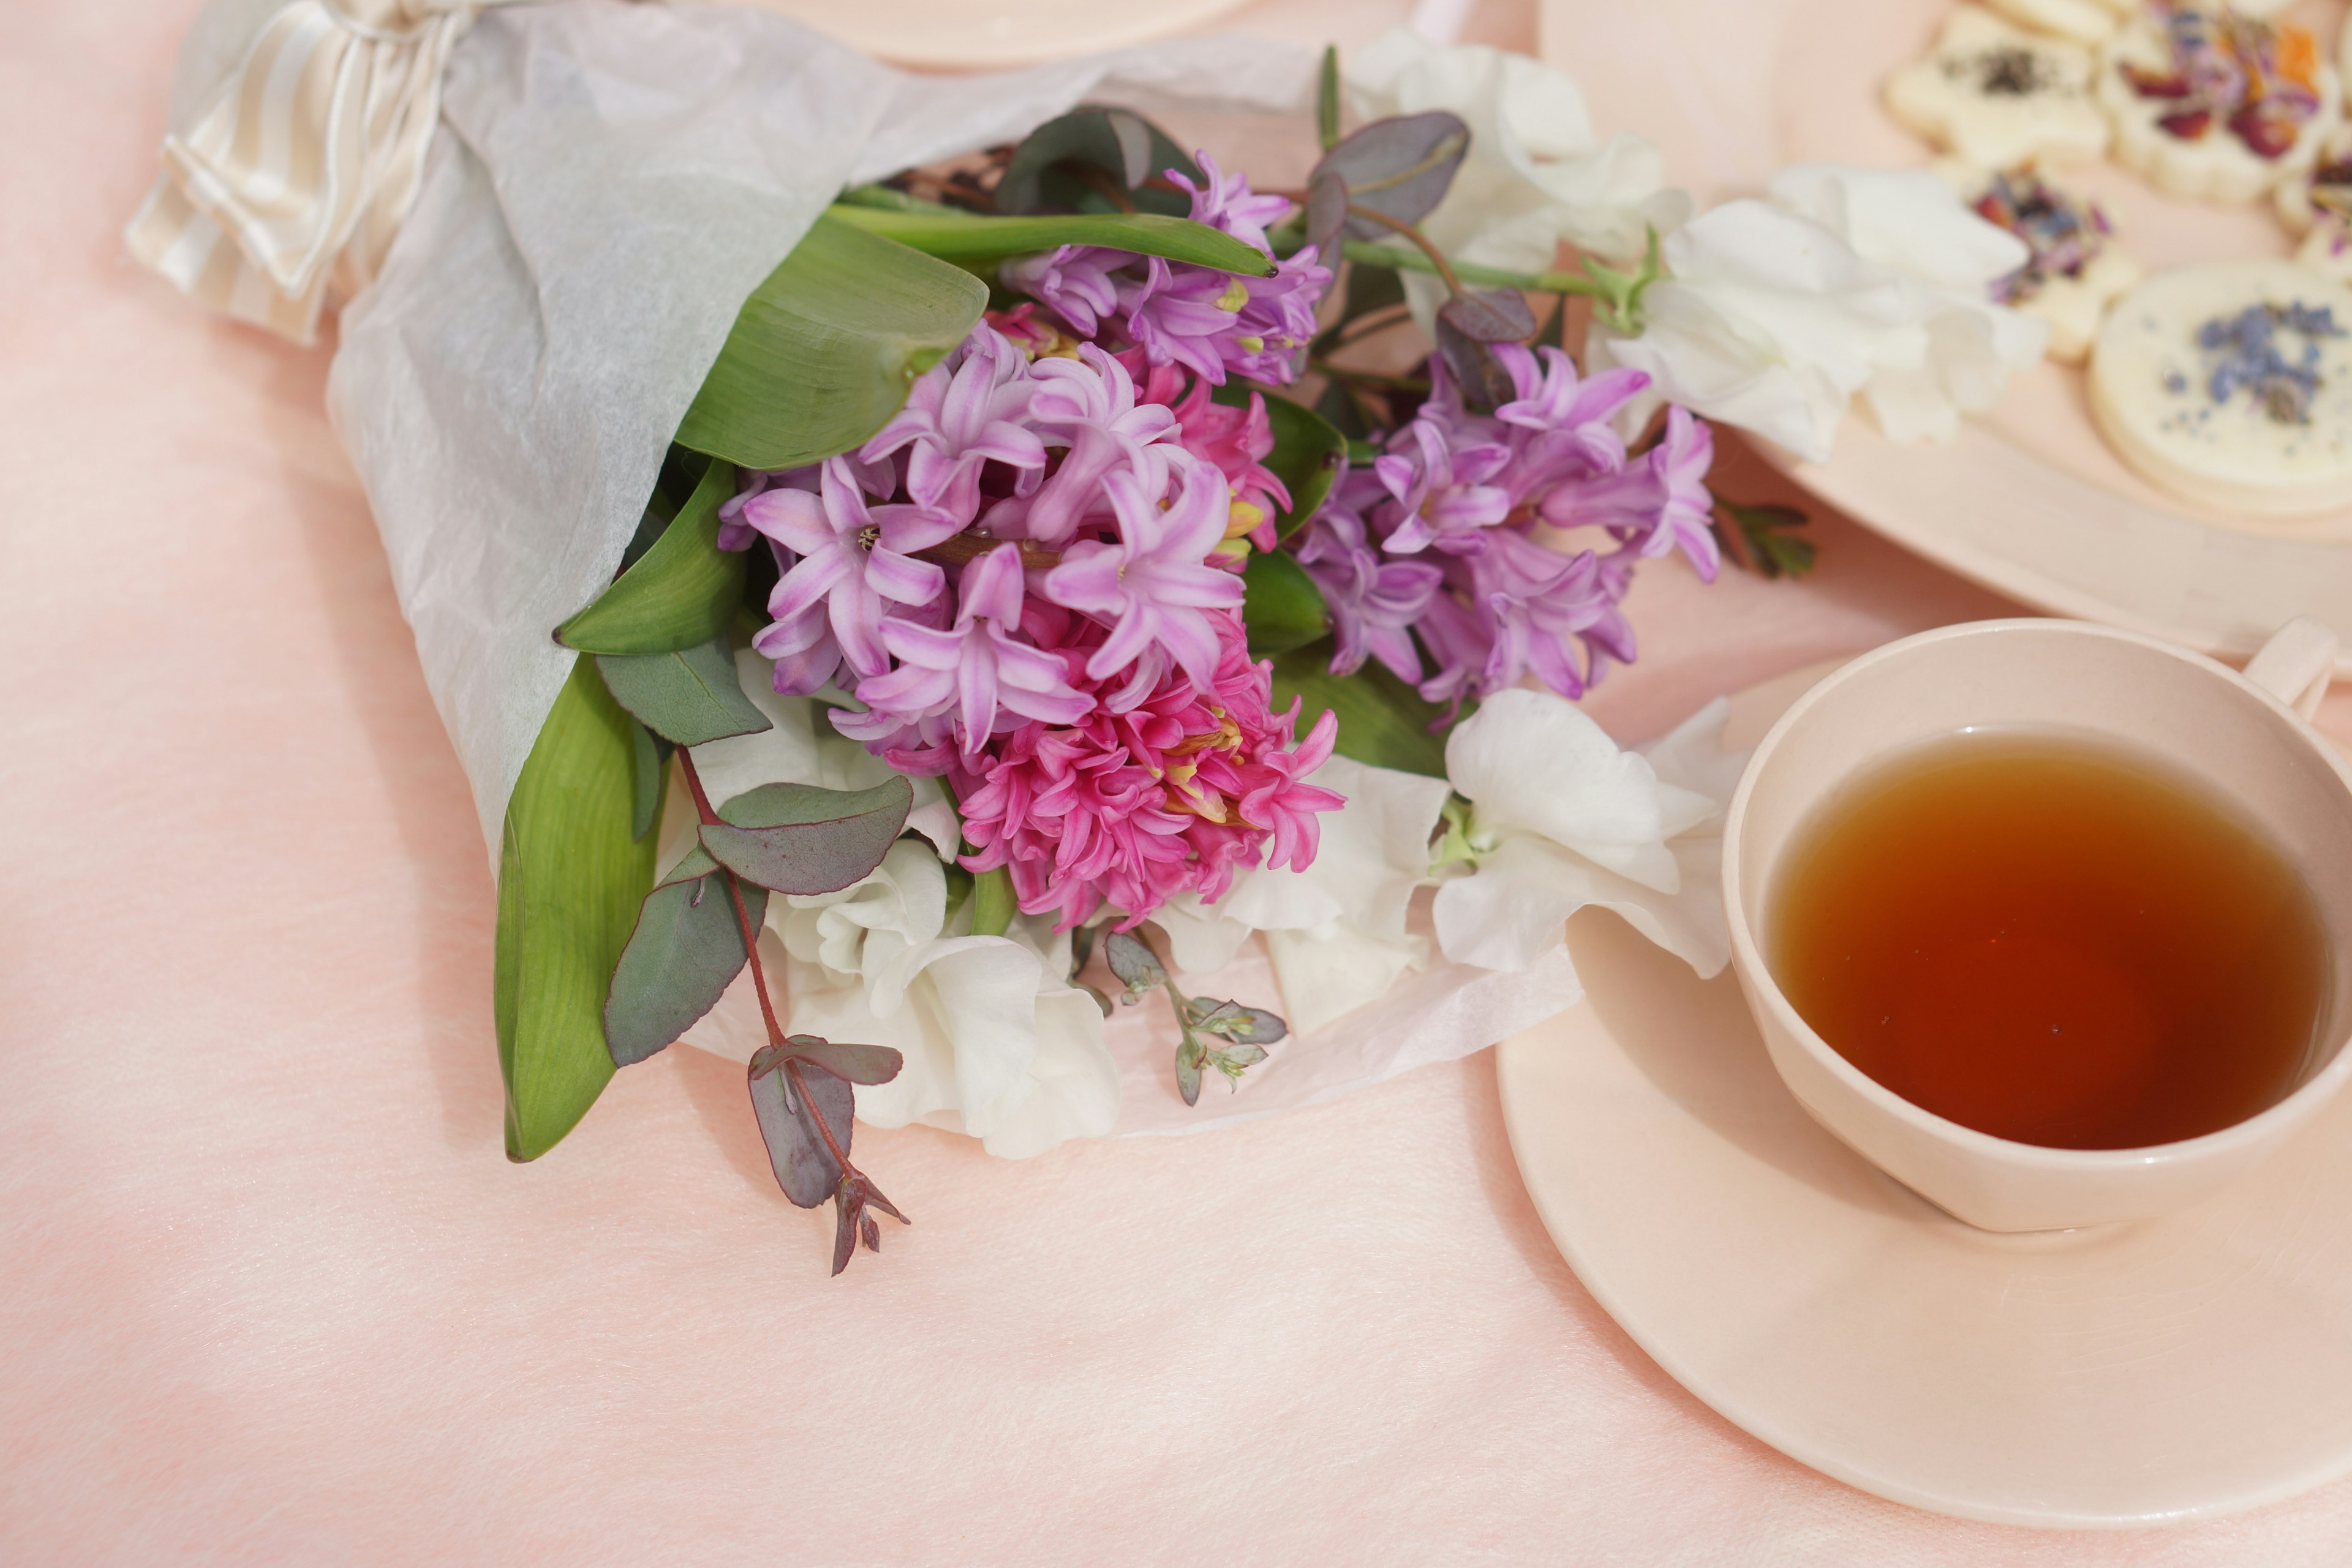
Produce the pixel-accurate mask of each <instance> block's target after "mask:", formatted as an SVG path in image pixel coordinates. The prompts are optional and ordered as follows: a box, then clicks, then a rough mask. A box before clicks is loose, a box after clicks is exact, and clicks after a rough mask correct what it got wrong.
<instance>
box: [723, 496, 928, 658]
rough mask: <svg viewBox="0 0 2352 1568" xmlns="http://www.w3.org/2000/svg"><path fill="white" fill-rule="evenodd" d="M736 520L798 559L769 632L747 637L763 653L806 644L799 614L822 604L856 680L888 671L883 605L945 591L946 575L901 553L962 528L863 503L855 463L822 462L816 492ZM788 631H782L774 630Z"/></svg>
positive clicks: (763, 503)
mask: <svg viewBox="0 0 2352 1568" xmlns="http://www.w3.org/2000/svg"><path fill="white" fill-rule="evenodd" d="M743 518H744V521H747V522H749V523H751V526H752V527H754V528H756V529H758V530H759V531H761V533H764V534H766V535H767V536H768V537H769V538H770V539H772V540H774V541H775V542H777V543H779V544H781V545H782V546H783V547H784V548H785V549H787V550H789V551H791V552H793V554H794V555H796V556H798V557H799V560H798V561H797V562H795V563H793V567H792V569H791V570H790V571H788V572H786V573H785V574H783V576H782V577H781V578H780V579H778V581H777V583H776V587H775V591H774V592H773V593H772V594H771V595H769V596H768V615H769V616H770V617H771V618H772V620H774V621H775V622H776V623H777V625H775V626H770V627H768V628H767V630H765V631H763V632H761V634H760V637H755V638H753V639H752V646H753V647H758V648H759V649H760V651H761V653H763V654H769V657H771V658H773V657H776V656H775V655H774V654H772V653H770V649H769V646H766V644H763V641H762V639H766V643H767V644H772V645H773V646H774V647H779V648H789V647H792V646H793V644H794V643H795V642H799V643H801V646H803V647H808V646H813V641H803V639H807V638H809V635H810V634H809V633H808V631H807V628H806V626H805V625H804V624H803V623H802V622H801V617H803V616H806V615H808V614H809V613H811V612H812V611H814V610H815V609H817V608H818V607H819V606H820V605H821V606H823V608H824V616H825V619H826V621H827V622H828V623H829V624H830V626H831V628H832V632H833V636H834V638H835V641H836V642H838V643H839V644H840V646H841V654H842V657H843V658H845V660H847V661H848V664H849V668H851V669H853V670H855V671H856V673H857V674H859V675H879V674H881V673H882V671H883V670H885V669H887V668H889V658H888V654H887V650H886V649H885V648H884V647H883V643H882V638H881V634H880V631H879V629H878V628H879V627H880V626H881V624H882V616H883V614H884V609H885V605H886V602H888V603H897V604H901V605H928V604H929V603H930V602H931V601H932V600H933V599H935V598H937V597H939V595H940V590H941V589H943V588H945V587H946V586H947V574H945V573H944V572H941V571H940V569H939V568H938V567H937V566H934V565H932V564H931V563H929V562H928V561H917V560H913V559H911V558H910V556H909V555H908V552H910V551H916V550H922V549H926V548H928V547H929V546H931V545H934V544H938V543H940V542H942V541H943V540H946V539H948V538H950V536H952V535H953V534H955V533H957V532H959V531H961V528H962V524H961V523H960V522H958V521H956V520H955V519H953V518H942V517H940V515H939V514H938V513H936V512H932V511H929V510H925V509H924V508H921V507H918V506H910V505H889V506H869V505H868V504H867V502H866V495H865V492H864V490H863V489H861V487H860V486H859V484H858V480H857V471H856V468H855V466H853V465H852V464H851V463H849V462H846V461H845V460H844V459H842V458H826V459H825V462H824V476H823V478H822V479H821V481H820V485H819V492H818V494H816V495H811V494H810V493H809V492H808V491H806V490H802V489H770V490H765V491H762V492H761V494H759V495H756V496H753V497H751V500H747V501H746V502H744V504H743ZM786 627H789V628H791V629H789V630H785V629H783V628H786Z"/></svg>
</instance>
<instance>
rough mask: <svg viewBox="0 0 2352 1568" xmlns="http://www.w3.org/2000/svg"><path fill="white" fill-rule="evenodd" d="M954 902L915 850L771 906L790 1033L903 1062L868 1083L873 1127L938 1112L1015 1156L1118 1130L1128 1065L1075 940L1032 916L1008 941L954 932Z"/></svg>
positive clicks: (932, 865)
mask: <svg viewBox="0 0 2352 1568" xmlns="http://www.w3.org/2000/svg"><path fill="white" fill-rule="evenodd" d="M944 900H945V883H944V879H943V877H942V875H941V872H940V865H939V862H938V861H937V860H936V859H935V858H932V857H931V856H930V855H929V854H928V853H926V852H924V851H922V850H920V849H919V848H915V847H911V846H909V845H907V844H904V843H901V844H899V845H898V846H897V847H894V848H893V849H892V850H891V852H890V855H889V856H888V857H887V858H885V859H884V861H883V863H882V865H881V866H879V867H877V868H876V869H875V871H874V873H873V874H872V875H871V876H869V877H868V878H866V880H865V881H863V882H860V883H858V884H857V885H856V886H855V887H852V888H849V889H845V890H844V891H842V892H839V893H828V894H824V895H820V896H818V897H815V898H772V899H771V900H769V904H768V909H769V917H768V918H769V921H770V923H771V925H772V926H774V927H778V928H780V929H781V931H782V935H783V938H784V942H785V948H786V952H787V957H788V962H787V963H786V981H787V986H788V989H789V992H790V1025H789V1026H790V1027H791V1029H792V1030H793V1032H794V1033H806V1034H813V1035H822V1036H824V1037H826V1038H827V1039H835V1040H856V1041H858V1042H860V1043H863V1044H867V1045H879V1046H889V1047H894V1048H896V1049H897V1050H898V1052H899V1054H900V1055H901V1056H903V1057H904V1058H906V1061H905V1066H904V1067H903V1068H901V1069H900V1070H899V1073H898V1077H897V1078H895V1079H891V1080H890V1081H889V1082H888V1083H883V1084H873V1085H867V1086H864V1087H861V1088H860V1089H858V1091H857V1116H858V1120H860V1121H866V1122H869V1123H871V1124H872V1125H874V1126H877V1127H900V1126H904V1125H905V1124H906V1123H908V1122H909V1121H928V1122H930V1123H932V1124H933V1125H935V1126H944V1127H948V1128H951V1129H955V1130H958V1131H964V1132H968V1133H970V1134H971V1135H972V1136H973V1137H975V1138H978V1139H980V1140H981V1142H982V1145H983V1146H984V1147H985V1148H986V1149H987V1150H988V1152H990V1153H992V1154H998V1155H1002V1156H1004V1157H1006V1158H1008V1159H1022V1158H1025V1157H1026V1156H1028V1155H1031V1154H1040V1153H1043V1152H1045V1151H1046V1150H1048V1149H1051V1148H1053V1147H1054V1146H1055V1144H1057V1143H1060V1142H1064V1141H1065V1140H1066V1139H1070V1138H1097V1137H1100V1136H1102V1135H1103V1134H1105V1133H1107V1132H1108V1131H1110V1130H1111V1127H1112V1125H1113V1124H1114V1123H1115V1122H1116V1121H1118V1068H1117V1066H1116V1064H1115V1063H1114V1062H1113V1061H1112V1058H1111V1055H1110V1051H1109V1049H1108V1047H1106V1046H1105V1044H1104V1043H1103V1017H1102V1012H1101V1010H1100V1009H1099V1008H1098V1007H1097V1005H1095V1000H1094V998H1093V997H1091V996H1089V995H1087V994H1086V993H1085V992H1083V991H1080V990H1077V989H1076V988H1075V987H1073V986H1072V985H1070V984H1068V981H1067V979H1066V976H1067V975H1068V973H1069V971H1070V942H1069V937H1068V935H1067V933H1063V934H1062V935H1060V936H1055V935H1054V934H1053V933H1051V932H1050V931H1046V930H1045V927H1044V925H1043V923H1042V922H1039V921H1029V920H1017V921H1014V922H1013V928H1012V930H1011V931H1008V932H1007V933H1006V934H1005V935H1003V936H972V935H969V934H961V933H952V932H946V931H943V927H942V925H941V922H940V918H939V911H940V909H941V908H942V906H943V904H944ZM964 918H965V917H964V916H963V915H962V912H961V911H959V915H958V919H959V921H960V922H961V921H962V920H963V919H964Z"/></svg>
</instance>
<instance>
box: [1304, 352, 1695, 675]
mask: <svg viewBox="0 0 2352 1568" xmlns="http://www.w3.org/2000/svg"><path fill="white" fill-rule="evenodd" d="M1494 353H1495V354H1496V359H1497V360H1498V361H1499V362H1500V363H1501V364H1502V366H1503V368H1504V369H1505V370H1506V372H1507V373H1508V374H1509V376H1510V378H1511V382H1512V385H1513V389H1514V391H1515V392H1516V393H1517V395H1516V396H1515V397H1514V398H1512V399H1511V400H1510V401H1508V402H1506V403H1504V404H1503V405H1501V406H1500V407H1498V408H1497V409H1496V411H1495V412H1494V413H1493V414H1480V413H1477V412H1475V411H1474V410H1472V409H1470V408H1469V407H1467V406H1466V405H1465V404H1464V402H1463V401H1462V397H1461V394H1460V392H1459V390H1458V389H1457V388H1456V387H1455V386H1454V384H1453V382H1452V380H1451V378H1450V377H1449V376H1448V375H1447V374H1446V372H1445V368H1444V364H1443V363H1442V362H1439V361H1434V360H1433V361H1432V362H1431V372H1430V374H1431V378H1432V382H1433V390H1432V393H1431V395H1430V397H1429V399H1428V400H1427V401H1426V402H1425V403H1424V404H1423V405H1422V407H1421V409H1420V410H1419V411H1418V413H1417V414H1416V415H1415V416H1414V417H1413V419H1412V421H1411V422H1410V423H1408V424H1407V425H1406V426H1404V427H1403V428H1402V429H1401V430H1399V431H1397V432H1396V433H1395V434H1393V435H1392V436H1391V437H1389V440H1388V444H1387V445H1388V449H1387V450H1386V451H1385V452H1383V453H1382V454H1381V456H1380V457H1379V458H1376V459H1375V460H1374V463H1373V467H1372V471H1371V472H1370V474H1368V475H1360V474H1354V473H1351V474H1349V475H1348V476H1346V477H1345V478H1343V479H1342V480H1341V481H1340V483H1339V486H1338V487H1337V488H1336V489H1335V492H1334V499H1333V501H1332V503H1330V505H1329V506H1328V507H1327V510H1326V512H1325V514H1324V518H1323V519H1320V520H1318V522H1317V524H1316V525H1315V526H1316V528H1317V530H1318V531H1317V532H1316V533H1315V534H1313V535H1311V536H1310V541H1309V544H1308V546H1307V550H1306V551H1302V552H1301V556H1300V559H1301V562H1302V563H1306V561H1307V553H1308V552H1309V551H1311V552H1315V553H1316V555H1317V557H1318V560H1317V563H1316V566H1315V567H1310V570H1311V571H1314V572H1315V573H1316V576H1317V581H1318V584H1323V586H1324V588H1325V593H1326V596H1327V599H1328V601H1329V602H1330V604H1331V611H1332V620H1333V629H1334V633H1335V636H1336V637H1337V639H1338V641H1339V650H1338V657H1337V658H1335V659H1334V661H1333V668H1334V669H1349V668H1355V667H1356V666H1357V665H1358V664H1360V662H1361V660H1362V658H1364V657H1365V654H1366V652H1367V651H1369V650H1370V649H1371V648H1372V646H1373V645H1372V643H1371V640H1370V639H1371V638H1372V637H1373V636H1374V635H1375V627H1376V626H1377V628H1378V631H1379V632H1380V634H1381V635H1382V636H1384V637H1386V639H1387V640H1386V644H1385V646H1386V647H1388V648H1389V649H1390V651H1391V652H1398V651H1400V650H1399V649H1398V647H1397V645H1398V643H1399V642H1401V641H1402V640H1403V639H1404V638H1405V637H1407V636H1408V635H1409V636H1410V637H1411V639H1412V643H1413V644H1415V645H1417V652H1418V653H1419V654H1422V655H1425V656H1426V658H1427V660H1428V664H1429V665H1430V666H1432V667H1433V671H1432V673H1429V674H1428V675H1426V676H1422V675H1421V674H1420V668H1421V666H1420V664H1419V661H1418V659H1413V660H1406V659H1403V658H1396V659H1391V658H1387V657H1382V659H1381V662H1382V663H1384V664H1386V665H1388V667H1389V668H1391V669H1395V670H1397V671H1398V673H1399V674H1401V675H1402V674H1405V673H1406V669H1407V668H1410V669H1412V672H1413V673H1412V675H1410V676H1408V677H1407V678H1408V679H1418V682H1419V688H1420V690H1421V693H1422V695H1423V697H1425V698H1427V699H1428V700H1431V701H1434V702H1460V701H1462V700H1465V699H1468V698H1474V697H1478V696H1483V695H1484V694H1486V693H1487V692H1490V691H1494V690H1496V689H1501V688H1503V687H1507V686H1510V685H1513V684H1516V683H1517V682H1518V681H1520V680H1522V679H1526V678H1527V677H1528V676H1530V675H1532V676H1534V677H1536V678H1537V679H1540V680H1542V681H1543V682H1544V683H1545V684H1546V685H1549V686H1550V687H1551V688H1553V689H1555V690H1558V691H1559V692H1561V693H1563V694H1564V695H1567V696H1570V697H1576V696H1580V695H1581V694H1582V693H1583V691H1584V689H1585V688H1586V687H1587V686H1589V685H1590V684H1591V681H1592V680H1593V679H1595V678H1596V677H1597V676H1598V675H1599V673H1600V671H1601V668H1603V666H1604V664H1605V663H1606V662H1607V661H1609V660H1611V659H1615V660H1618V661H1620V662H1623V661H1628V660H1630V659H1631V658H1633V629H1632V627H1631V626H1630V625H1629V624H1628V623H1627V622H1626V620H1625V617H1624V616H1623V614H1622V612H1621V611H1620V610H1619V608H1618V604H1619V602H1620V601H1621V600H1622V599H1623V597H1624V596H1625V593H1626V590H1627V589H1628V588H1629V587H1630V586H1631V584H1632V572H1631V565H1632V560H1633V558H1636V557H1638V556H1642V555H1659V554H1663V553H1664V552H1667V551H1669V550H1672V549H1675V548H1676V547H1680V548H1681V549H1682V550H1683V551H1684V552H1685V554H1687V555H1688V556H1689V557H1690V559H1691V561H1692V563H1693V564H1694V565H1695V566H1696V567H1697V569H1698V570H1699V573H1700V574H1701V575H1703V576H1706V577H1709V578H1712V577H1713V576H1714V574H1715V572H1716V568H1717V556H1716V550H1715V541H1714V536H1713V533H1712V532H1711V531H1710V530H1709V528H1708V526H1707V524H1708V521H1709V518H1710V516H1711V513H1712V510H1713V502H1712V500H1711V498H1710V497H1709V496H1708V495H1707V491H1706V484H1705V482H1704V481H1705V479H1706V469H1707V466H1708V464H1709V462H1710V461H1711V460H1712V458H1713V450H1714V447H1713V437H1711V435H1710V434H1709V432H1708V431H1707V428H1706V426H1705V425H1703V424H1700V423H1699V422H1697V421H1696V420H1694V419H1692V418H1691V416H1689V414H1688V413H1687V412H1686V411H1685V410H1682V409H1675V410H1673V411H1672V412H1671V413H1670V414H1669V416H1668V419H1667V426H1666V431H1665V435H1664V438H1663V439H1662V440H1661V441H1660V442H1659V443H1658V444H1657V446H1655V447H1653V448H1652V449H1651V450H1650V451H1649V452H1647V453H1645V454H1644V455H1643V457H1642V458H1641V459H1639V460H1638V461H1629V459H1628V458H1627V455H1626V451H1625V445H1624V441H1623V438H1622V436H1620V434H1619V433H1618V431H1617V430H1616V429H1615V428H1614V426H1612V423H1611V421H1612V418H1613V416H1616V414H1617V413H1618V411H1619V410H1620V409H1622V407H1623V406H1624V405H1625V404H1626V403H1627V402H1629V401H1630V400H1631V399H1632V398H1633V396H1634V395H1636V394H1637V393H1639V392H1640V391H1641V390H1642V389H1643V387H1644V386H1645V385H1646V384H1647V378H1646V377H1644V376H1643V375H1641V374H1639V373H1636V372H1623V371H1612V372H1610V373H1607V374H1602V375H1597V376H1592V377H1590V378H1585V377H1580V376H1579V375H1578V374H1577V371H1576V366H1575V363H1574V362H1573V361H1571V360H1570V358H1569V357H1568V356H1567V355H1566V354H1563V353H1559V351H1557V350H1553V349H1544V350H1538V351H1530V350H1528V349H1526V348H1523V347H1520V346H1519V345H1517V344H1508V343H1507V344H1500V345H1497V346H1496V348H1495V350H1494ZM1342 516H1344V517H1346V518H1347V519H1349V521H1351V522H1352V521H1357V520H1360V525H1361V527H1362V529H1363V534H1364V552H1365V553H1366V554H1368V555H1369V554H1370V553H1371V551H1370V546H1371V545H1372V544H1373V543H1374V542H1377V544H1378V547H1379V560H1380V562H1381V564H1379V565H1377V566H1373V565H1370V564H1368V563H1366V562H1364V561H1363V560H1361V559H1357V558H1353V552H1352V551H1351V549H1350V548H1349V546H1350V544H1351V542H1352V538H1351V535H1350V533H1349V528H1348V525H1347V524H1346V523H1339V522H1337V521H1336V520H1337V519H1338V518H1339V517H1342ZM1327 521H1329V522H1330V523H1331V526H1330V527H1329V528H1328V531H1327V529H1326V523H1327ZM1547 522H1548V523H1551V524H1554V525H1557V526H1560V527H1570V528H1573V527H1582V526H1597V527H1600V528H1601V529H1604V530H1605V531H1607V532H1608V533H1609V535H1610V536H1611V538H1612V540H1613V541H1614V542H1615V544H1616V548H1615V549H1613V550H1612V551H1610V552H1608V553H1606V554H1603V553H1601V552H1598V551H1594V550H1586V551H1582V552H1577V553H1573V554H1570V553H1563V552H1559V551H1557V550H1553V549H1549V548H1547V547H1546V545H1545V544H1544V543H1543V542H1540V541H1538V539H1537V538H1536V531H1537V529H1538V526H1539V525H1540V524H1542V523H1547ZM1399 559H1402V560H1406V561H1420V562H1425V563H1429V564H1430V565H1431V566H1432V567H1433V568H1434V570H1436V571H1437V572H1438V573H1439V574H1441V581H1440V583H1439V584H1437V585H1436V586H1435V587H1434V588H1433V591H1432V592H1431V593H1430V594H1429V595H1428V597H1427V599H1426V602H1425V603H1423V605H1421V606H1420V608H1419V611H1418V613H1417V614H1413V615H1411V616H1397V615H1396V614H1395V613H1393V609H1392V608H1390V609H1388V610H1387V611H1386V612H1385V613H1383V611H1382V609H1381V608H1380V607H1377V606H1376V604H1375V601H1374V600H1373V599H1372V597H1371V595H1370V592H1369V590H1370V585H1371V584H1385V582H1386V578H1385V573H1386V572H1387V570H1388V569H1389V566H1388V563H1390V562H1392V561H1396V560H1399ZM1400 586H1402V584H1401V585H1400ZM1374 616H1376V617H1377V620H1375V619H1372V618H1368V617H1374ZM1400 623H1402V624H1400ZM1402 651H1405V652H1412V651H1416V650H1415V649H1405V650H1402ZM1400 666H1403V667H1404V668H1400Z"/></svg>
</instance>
